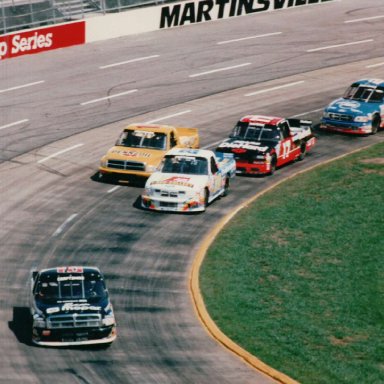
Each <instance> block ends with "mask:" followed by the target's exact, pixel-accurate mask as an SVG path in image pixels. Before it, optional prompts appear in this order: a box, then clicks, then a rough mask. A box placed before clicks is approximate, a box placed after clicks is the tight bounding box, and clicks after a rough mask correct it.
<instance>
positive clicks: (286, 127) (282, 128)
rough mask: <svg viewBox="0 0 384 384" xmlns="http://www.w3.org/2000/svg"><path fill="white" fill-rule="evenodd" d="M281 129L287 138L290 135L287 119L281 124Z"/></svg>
mask: <svg viewBox="0 0 384 384" xmlns="http://www.w3.org/2000/svg"><path fill="white" fill-rule="evenodd" d="M280 131H281V133H282V135H283V138H284V139H287V138H288V137H289V136H290V129H289V125H288V123H287V122H286V121H285V122H283V123H281V124H280Z"/></svg>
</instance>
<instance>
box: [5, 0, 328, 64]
mask: <svg viewBox="0 0 384 384" xmlns="http://www.w3.org/2000/svg"><path fill="white" fill-rule="evenodd" d="M330 1H334V0H195V1H182V2H179V3H171V4H167V5H158V6H153V7H144V8H136V9H132V10H130V11H125V12H122V13H118V14H116V13H114V14H107V15H102V16H101V15H97V16H93V17H89V18H87V19H84V20H81V21H76V22H69V23H64V24H58V25H53V26H50V27H41V28H36V29H30V30H26V31H20V32H13V33H9V34H5V35H1V36H0V61H1V60H4V59H9V58H13V57H17V56H21V55H27V54H34V53H39V52H44V51H48V50H52V49H57V48H65V47H70V46H73V45H81V44H85V43H92V42H95V41H101V40H107V39H112V38H116V37H122V36H128V35H134V34H139V33H144V32H152V31H157V30H162V29H169V28H175V27H180V26H183V25H191V24H197V23H204V22H210V21H216V20H221V19H228V18H231V17H238V16H245V15H249V14H253V13H261V12H271V11H276V10H280V9H287V8H295V7H301V6H308V5H314V4H319V3H326V2H330Z"/></svg>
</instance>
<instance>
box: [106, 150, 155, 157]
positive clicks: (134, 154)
mask: <svg viewBox="0 0 384 384" xmlns="http://www.w3.org/2000/svg"><path fill="white" fill-rule="evenodd" d="M111 153H117V154H118V155H122V156H126V157H138V156H141V157H151V154H150V153H147V152H137V151H124V150H119V149H114V150H112V151H111Z"/></svg>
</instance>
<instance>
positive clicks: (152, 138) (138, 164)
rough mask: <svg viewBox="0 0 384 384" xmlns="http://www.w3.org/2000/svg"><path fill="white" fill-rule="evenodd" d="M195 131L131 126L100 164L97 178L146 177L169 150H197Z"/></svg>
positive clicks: (152, 126)
mask: <svg viewBox="0 0 384 384" xmlns="http://www.w3.org/2000/svg"><path fill="white" fill-rule="evenodd" d="M198 146H199V136H198V131H197V129H196V128H186V127H174V126H170V125H159V124H131V125H129V126H128V127H126V128H125V129H124V130H123V131H122V132H121V134H120V136H119V138H118V139H117V141H116V143H115V145H114V146H113V147H112V148H110V149H109V150H108V151H107V153H106V155H104V156H103V157H102V159H101V161H100V166H99V178H100V179H103V178H104V179H105V178H108V177H110V178H116V179H128V180H129V179H132V178H134V177H142V178H147V177H149V176H150V175H151V174H152V173H153V172H154V171H155V170H156V169H157V168H158V166H159V165H160V163H161V160H162V159H163V157H164V155H165V153H167V152H168V151H169V150H170V149H172V148H198Z"/></svg>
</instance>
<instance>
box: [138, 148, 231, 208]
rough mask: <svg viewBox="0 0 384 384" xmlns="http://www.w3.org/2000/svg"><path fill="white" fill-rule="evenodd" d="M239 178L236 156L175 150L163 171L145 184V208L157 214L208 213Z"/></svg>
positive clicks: (167, 158) (192, 150)
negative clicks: (208, 207) (161, 212)
mask: <svg viewBox="0 0 384 384" xmlns="http://www.w3.org/2000/svg"><path fill="white" fill-rule="evenodd" d="M235 174H236V162H235V160H234V157H233V154H228V153H216V152H213V151H210V150H204V149H181V148H177V149H176V148H175V149H173V150H171V151H169V152H168V153H167V154H166V155H165V157H164V160H163V162H162V165H161V167H160V170H159V171H158V172H154V173H153V174H152V175H151V176H150V177H149V179H148V180H147V182H146V184H145V188H144V191H143V194H142V196H141V204H142V207H143V208H146V209H151V210H157V211H179V212H196V211H205V209H206V207H207V206H208V204H209V203H211V202H212V201H213V200H215V199H216V198H218V197H221V196H225V195H226V194H227V191H228V188H229V180H230V179H231V178H232V177H234V176H235Z"/></svg>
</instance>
